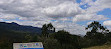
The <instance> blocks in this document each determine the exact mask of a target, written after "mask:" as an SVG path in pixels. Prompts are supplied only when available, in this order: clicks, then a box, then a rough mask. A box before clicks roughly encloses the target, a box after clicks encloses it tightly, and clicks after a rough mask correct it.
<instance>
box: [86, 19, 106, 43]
mask: <svg viewBox="0 0 111 49" xmlns="http://www.w3.org/2000/svg"><path fill="white" fill-rule="evenodd" d="M86 29H90V30H91V31H88V32H87V33H86V35H85V37H87V38H89V39H91V41H92V43H91V44H92V45H97V44H103V43H105V42H106V39H105V33H107V31H108V29H107V28H106V27H104V26H102V25H101V24H100V23H99V22H97V21H94V22H92V23H91V24H89V25H88V27H86Z"/></svg>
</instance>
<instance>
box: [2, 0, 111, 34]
mask: <svg viewBox="0 0 111 49" xmlns="http://www.w3.org/2000/svg"><path fill="white" fill-rule="evenodd" d="M93 21H98V22H100V23H101V24H102V25H104V26H105V27H107V28H108V29H109V30H111V0H0V22H8V23H11V22H16V23H18V24H20V25H31V26H34V27H42V25H43V24H48V23H52V24H53V25H54V27H55V28H56V30H63V29H64V30H66V31H68V32H70V34H77V35H78V34H82V35H85V34H86V32H87V31H86V30H85V27H86V26H87V25H88V24H90V23H91V22H93Z"/></svg>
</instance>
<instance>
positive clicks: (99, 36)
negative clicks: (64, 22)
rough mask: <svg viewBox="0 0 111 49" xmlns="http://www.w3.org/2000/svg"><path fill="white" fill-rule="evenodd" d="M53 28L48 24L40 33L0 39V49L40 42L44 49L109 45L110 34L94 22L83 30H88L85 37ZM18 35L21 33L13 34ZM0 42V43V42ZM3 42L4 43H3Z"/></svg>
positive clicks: (70, 48)
mask: <svg viewBox="0 0 111 49" xmlns="http://www.w3.org/2000/svg"><path fill="white" fill-rule="evenodd" d="M55 29H56V28H55V27H54V26H53V25H52V24H51V23H49V24H44V25H43V26H42V33H41V34H40V35H38V34H29V33H24V34H22V35H23V36H21V37H19V36H16V37H18V38H19V40H18V39H17V38H13V39H11V40H10V39H6V40H1V39H0V49H12V43H13V42H25V43H26V42H42V43H43V45H44V49H82V48H87V47H91V46H97V45H104V44H111V32H110V31H109V30H108V29H107V28H106V27H104V26H102V25H101V24H100V23H99V22H97V21H94V22H92V23H91V24H89V25H88V26H87V27H86V28H85V29H86V30H88V31H87V33H86V35H85V36H83V37H82V36H79V35H72V34H70V33H69V32H67V31H65V30H59V31H57V32H56V31H55ZM14 33H16V34H18V35H21V33H20V34H19V33H17V32H14ZM1 41H2V42H1ZM4 41H5V42H4Z"/></svg>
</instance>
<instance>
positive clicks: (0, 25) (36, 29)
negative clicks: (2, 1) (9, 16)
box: [0, 22, 41, 34]
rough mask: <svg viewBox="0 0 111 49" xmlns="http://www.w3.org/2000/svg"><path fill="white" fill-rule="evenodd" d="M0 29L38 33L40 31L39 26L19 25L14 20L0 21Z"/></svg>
mask: <svg viewBox="0 0 111 49" xmlns="http://www.w3.org/2000/svg"><path fill="white" fill-rule="evenodd" d="M0 29H5V30H10V31H16V32H28V33H38V34H40V33H41V28H39V27H33V26H25V25H19V24H17V23H15V22H12V23H6V22H0Z"/></svg>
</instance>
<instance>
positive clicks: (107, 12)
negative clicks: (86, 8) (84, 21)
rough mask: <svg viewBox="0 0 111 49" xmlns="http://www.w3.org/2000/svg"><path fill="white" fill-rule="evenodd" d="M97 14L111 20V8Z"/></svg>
mask: <svg viewBox="0 0 111 49" xmlns="http://www.w3.org/2000/svg"><path fill="white" fill-rule="evenodd" d="M97 14H98V15H104V16H105V17H108V18H110V19H111V9H110V8H106V9H104V10H102V11H99V12H98V13H97Z"/></svg>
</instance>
